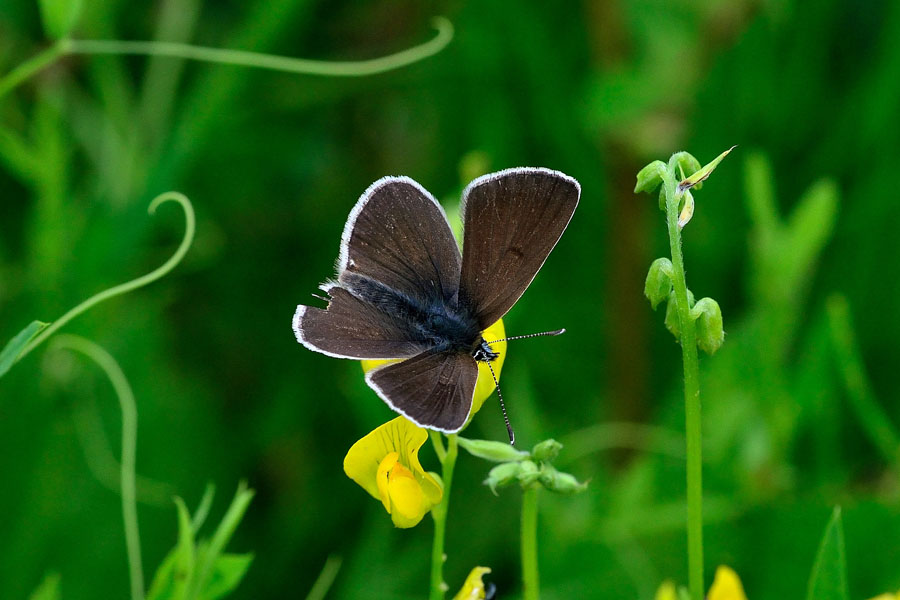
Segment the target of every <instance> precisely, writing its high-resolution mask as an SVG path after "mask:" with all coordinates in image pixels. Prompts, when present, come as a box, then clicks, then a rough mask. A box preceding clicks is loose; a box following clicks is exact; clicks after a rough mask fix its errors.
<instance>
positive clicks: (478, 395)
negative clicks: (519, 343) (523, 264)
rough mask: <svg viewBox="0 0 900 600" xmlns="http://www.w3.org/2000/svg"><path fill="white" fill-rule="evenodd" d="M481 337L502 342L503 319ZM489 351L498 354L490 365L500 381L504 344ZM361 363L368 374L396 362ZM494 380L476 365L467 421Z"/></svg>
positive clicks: (376, 361) (479, 405)
mask: <svg viewBox="0 0 900 600" xmlns="http://www.w3.org/2000/svg"><path fill="white" fill-rule="evenodd" d="M481 336H482V337H483V338H484V339H485V341H487V342H493V341H494V340H502V339H503V338H505V337H506V330H505V329H504V328H503V319H500V320H499V321H497V322H496V323H494V324H493V325H491V326H490V327H488V328H487V329H485V330H484V331H482V332H481ZM491 350H493V351H494V352H496V353H497V354H499V355H500V356H498V357H497V360H495V361H494V362H492V363H491V366H492V367H493V368H494V373H495V374H496V375H497V379H498V380H499V379H500V370H501V369H502V368H503V361H504V359H505V358H506V342H498V343H496V344H491ZM361 362H362V368H363V372H366V373H368V372H369V371H371V370H372V369H374V368H375V367H380V366H381V365H384V364H387V363H391V362H397V361H395V360H364V361H361ZM494 387H495V386H494V378H493V377H491V369H490V367H488V366H487V364H486V363H483V362H480V363H478V380H477V381H476V382H475V395H474V396H473V398H472V412H470V413H469V419H471V418H472V415H474V414H475V413H477V412H478V411H479V410H480V409H481V405H482V404H484V401H485V400H487V399H488V396H490V395H491V394H492V393H493V392H494Z"/></svg>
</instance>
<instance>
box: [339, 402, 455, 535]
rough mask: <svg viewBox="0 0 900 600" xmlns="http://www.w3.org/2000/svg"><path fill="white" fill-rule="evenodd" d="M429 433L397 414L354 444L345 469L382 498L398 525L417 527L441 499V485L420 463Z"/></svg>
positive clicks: (365, 487) (395, 523)
mask: <svg viewBox="0 0 900 600" xmlns="http://www.w3.org/2000/svg"><path fill="white" fill-rule="evenodd" d="M427 439H428V432H427V431H425V430H424V429H422V428H421V427H419V426H417V425H415V424H414V423H412V422H411V421H409V419H407V418H406V417H397V418H396V419H393V420H391V421H388V422H387V423H385V424H384V425H381V426H380V427H377V428H376V429H375V430H374V431H372V432H371V433H369V434H368V435H366V436H365V437H364V438H362V439H361V440H359V441H358V442H356V443H355V444H353V446H352V447H351V448H350V450H349V451H347V456H345V457H344V472H345V473H346V474H347V476H348V477H349V478H350V479H352V480H353V481H355V482H356V483H358V484H359V485H360V486H362V488H363V489H364V490H366V491H367V492H369V494H371V495H372V497H373V498H375V499H376V500H380V501H381V503H382V505H383V506H384V508H385V510H386V511H388V513H389V514H390V515H391V520H392V521H393V522H394V525H396V526H397V527H413V526H415V525H417V524H418V523H419V521H421V520H422V517H424V516H425V515H426V514H427V513H428V512H429V511H430V510H431V509H432V507H434V505H436V504H438V503H439V502H440V501H441V497H442V496H443V489H442V488H441V484H440V483H438V481H437V480H436V479H435V478H434V477H433V476H432V475H431V474H430V473H426V472H425V470H424V469H423V468H422V465H421V463H419V448H421V447H422V444H424V443H425V441H426V440H427Z"/></svg>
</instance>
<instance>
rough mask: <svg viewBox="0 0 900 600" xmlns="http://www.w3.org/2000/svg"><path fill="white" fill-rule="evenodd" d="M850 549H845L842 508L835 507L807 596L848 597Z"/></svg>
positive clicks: (838, 599)
mask: <svg viewBox="0 0 900 600" xmlns="http://www.w3.org/2000/svg"><path fill="white" fill-rule="evenodd" d="M848 599H849V595H848V593H847V553H846V550H845V549H844V526H843V524H842V522H841V509H840V508H839V507H838V508H835V509H834V512H833V513H832V515H831V519H830V520H829V521H828V526H827V527H825V535H823V536H822V543H821V544H820V545H819V551H818V552H817V553H816V562H815V563H814V564H813V568H812V573H811V574H810V576H809V589H808V590H807V592H806V600H848Z"/></svg>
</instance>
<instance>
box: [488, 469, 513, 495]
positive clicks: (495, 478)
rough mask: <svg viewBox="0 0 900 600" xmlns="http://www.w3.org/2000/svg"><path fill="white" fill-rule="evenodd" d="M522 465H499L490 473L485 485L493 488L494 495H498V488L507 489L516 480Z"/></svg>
mask: <svg viewBox="0 0 900 600" xmlns="http://www.w3.org/2000/svg"><path fill="white" fill-rule="evenodd" d="M521 464H522V463H517V462H508V463H503V464H499V465H497V466H496V467H494V468H493V469H491V471H490V472H489V473H488V476H487V479H485V480H484V483H485V485H487V486H488V487H490V488H491V491H492V492H493V493H494V495H497V488H501V487H505V486H507V485H509V484H510V483H512V482H513V481H515V480H516V477H517V476H518V475H519V471H520V470H521Z"/></svg>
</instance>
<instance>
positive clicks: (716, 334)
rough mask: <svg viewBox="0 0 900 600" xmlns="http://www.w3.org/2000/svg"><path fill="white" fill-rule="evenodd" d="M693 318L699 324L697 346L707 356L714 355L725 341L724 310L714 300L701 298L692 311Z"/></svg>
mask: <svg viewBox="0 0 900 600" xmlns="http://www.w3.org/2000/svg"><path fill="white" fill-rule="evenodd" d="M691 318H693V319H695V320H696V322H697V345H698V346H700V349H701V350H703V351H704V352H706V353H707V354H712V353H714V352H715V351H716V350H718V349H719V347H720V346H721V345H722V343H723V342H724V341H725V330H724V329H723V328H722V309H720V308H719V304H718V302H716V301H715V300H713V299H712V298H701V299H700V300H699V301H698V302H697V304H695V305H694V307H693V308H692V309H691Z"/></svg>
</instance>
